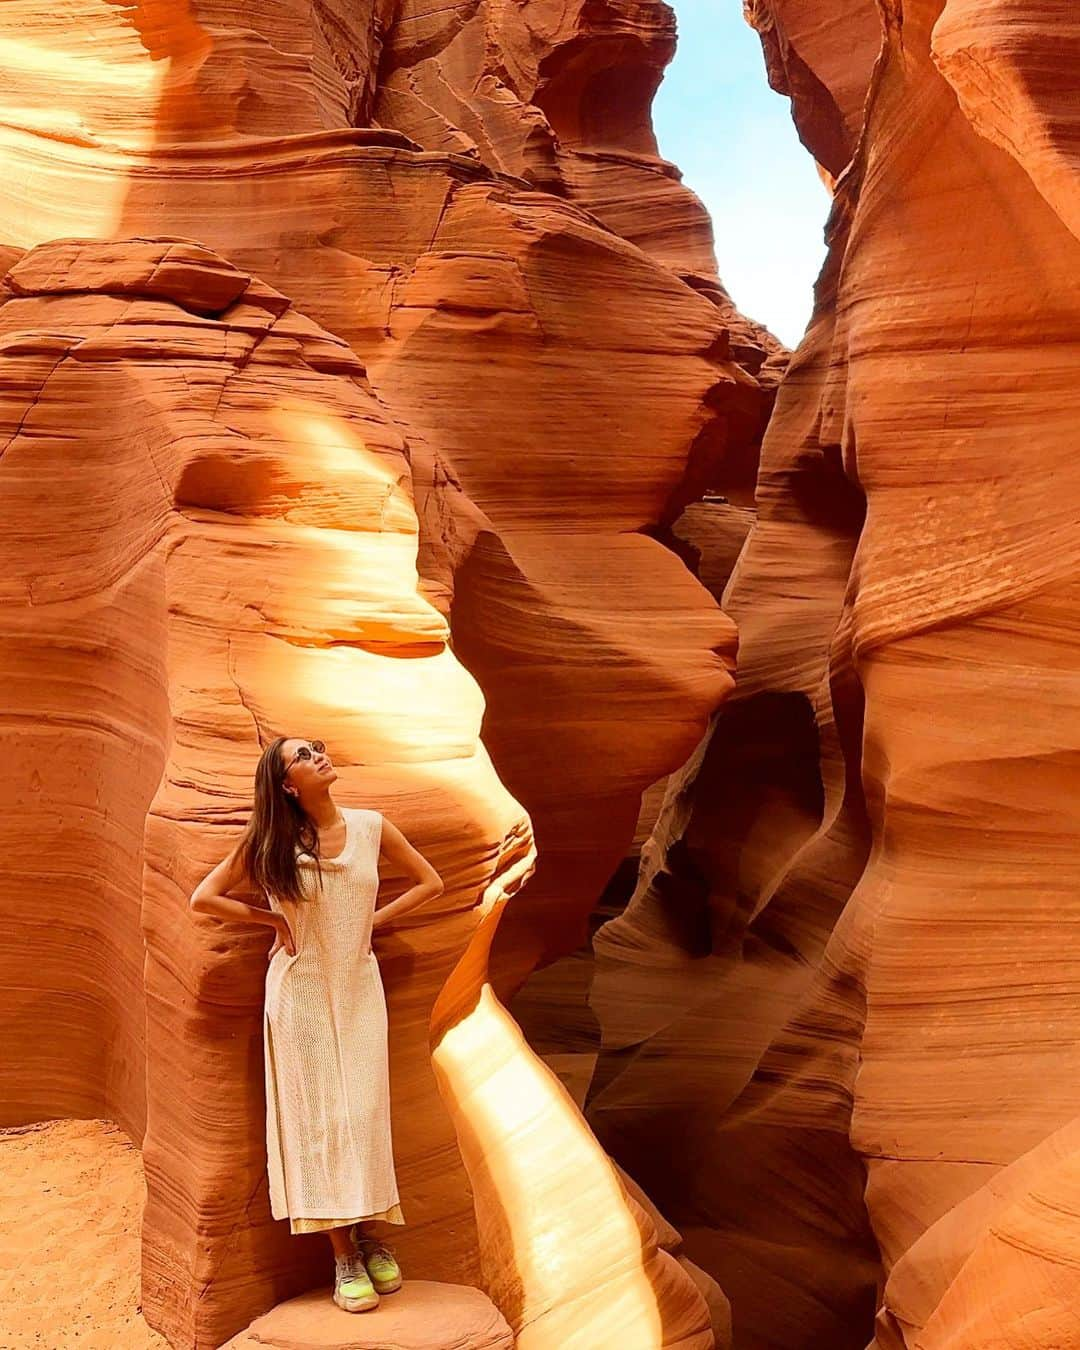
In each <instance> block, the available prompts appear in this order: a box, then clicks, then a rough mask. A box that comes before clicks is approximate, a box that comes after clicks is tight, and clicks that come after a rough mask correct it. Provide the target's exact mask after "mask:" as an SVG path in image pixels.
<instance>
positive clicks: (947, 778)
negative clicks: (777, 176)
mask: <svg viewBox="0 0 1080 1350" xmlns="http://www.w3.org/2000/svg"><path fill="white" fill-rule="evenodd" d="M757 9H758V10H759V19H760V11H763V10H766V9H767V10H768V17H769V22H770V24H771V25H772V26H773V27H772V33H773V37H772V38H771V39H769V40H775V41H776V42H779V43H780V44H781V45H786V46H787V47H788V48H789V49H790V48H792V47H794V48H795V49H796V50H802V51H803V52H806V51H807V50H808V48H807V46H806V44H807V43H811V42H813V43H819V44H825V45H828V44H829V43H831V44H832V51H831V55H830V58H829V60H826V59H825V56H826V53H825V51H824V50H823V49H821V48H819V49H818V50H819V55H820V59H819V60H817V61H816V62H815V69H816V70H817V71H818V72H819V77H820V78H821V79H822V81H824V80H827V79H829V78H830V76H829V75H828V70H829V67H830V61H831V62H832V63H833V65H834V67H836V66H841V65H843V66H844V73H843V78H842V79H839V78H838V79H837V80H836V82H835V83H834V84H833V85H832V86H831V87H830V95H829V98H830V103H831V105H832V106H834V107H836V108H838V109H839V108H843V107H845V106H848V107H850V106H851V103H850V98H849V93H850V91H851V90H852V89H856V88H858V87H859V86H860V84H866V85H868V87H869V97H868V100H867V103H866V120H865V125H864V126H863V127H862V130H861V131H860V132H859V133H858V137H857V141H856V144H857V149H856V152H855V156H854V159H853V160H852V162H851V163H850V165H848V166H847V167H846V168H844V167H843V166H841V168H842V172H841V175H840V179H839V184H838V189H837V196H836V200H835V203H834V209H833V213H832V217H831V220H830V225H829V236H830V255H829V259H828V261H827V263H826V266H825V269H824V271H823V273H822V276H821V278H820V279H819V282H818V287H817V294H816V306H815V313H814V317H813V320H812V322H811V326H810V328H809V330H808V333H807V336H806V338H805V340H804V342H803V343H802V345H801V346H800V348H799V350H798V351H797V352H796V354H795V356H794V358H793V360H792V364H791V367H790V369H789V372H788V375H787V377H786V379H785V382H784V384H783V385H782V387H781V389H780V392H779V396H778V402H777V410H776V414H775V416H774V419H773V421H772V423H771V425H770V429H769V432H768V435H767V437H766V441H765V445H764V447H763V452H762V470H761V477H760V481H759V491H758V507H759V515H758V520H757V523H756V524H755V526H754V529H753V531H752V533H751V535H750V538H749V540H748V542H747V545H746V548H745V550H744V552H743V554H742V556H741V558H740V561H739V564H738V566H737V567H736V570H735V573H734V576H733V577H732V580H731V583H730V585H729V587H728V589H727V592H726V596H725V607H726V609H727V610H728V612H730V613H731V614H732V616H733V617H734V618H735V619H736V622H737V623H738V625H739V630H740V653H739V684H738V688H737V690H736V694H735V696H734V698H733V699H732V700H730V701H729V702H728V703H727V704H726V705H725V706H724V707H723V708H722V709H721V710H720V711H719V712H718V714H717V716H716V717H715V719H714V724H713V726H712V727H711V728H710V731H709V733H708V735H707V736H706V738H705V739H704V740H703V742H702V744H701V745H700V746H699V748H698V750H697V752H696V753H695V755H694V756H693V757H692V759H691V761H690V763H689V764H688V765H687V766H686V768H685V769H684V770H682V771H681V772H680V773H679V774H678V775H676V776H675V777H674V778H673V780H672V783H671V786H670V788H669V793H668V797H667V800H666V802H665V806H664V809H663V811H662V813H661V817H660V820H659V823H658V826H657V829H656V831H655V832H654V836H653V838H652V840H651V841H650V842H649V844H648V845H647V847H646V850H645V855H644V860H643V865H642V871H641V876H640V878H639V885H638V889H637V892H636V894H635V896H634V898H633V900H632V901H631V904H630V905H629V906H628V908H627V910H626V912H625V914H624V915H623V916H622V917H620V918H619V919H617V920H614V921H612V922H611V923H609V924H608V925H607V926H606V927H605V928H603V929H601V931H600V933H599V934H598V935H597V938H596V941H595V947H596V951H597V973H596V979H595V982H594V988H593V993H592V997H591V1002H592V1006H593V1009H594V1011H595V1012H596V1015H597V1017H598V1019H599V1021H600V1024H601V1031H602V1037H603V1047H604V1048H603V1049H602V1052H601V1055H600V1059H599V1063H598V1065H597V1071H596V1075H595V1079H594V1090H593V1092H592V1094H591V1095H590V1097H589V1098H588V1115H589V1119H590V1121H591V1122H592V1123H593V1125H594V1127H595V1128H596V1130H597V1133H598V1135H599V1137H600V1138H601V1140H602V1142H604V1143H605V1145H606V1146H607V1147H608V1148H609V1150H610V1151H611V1152H612V1153H613V1154H614V1155H615V1156H616V1157H617V1158H618V1159H619V1161H620V1162H621V1163H622V1164H623V1165H624V1166H625V1167H626V1168H627V1170H628V1171H629V1172H630V1173H631V1174H632V1175H633V1176H635V1178H636V1179H637V1180H638V1181H640V1182H642V1184H643V1185H644V1186H645V1188H646V1189H647V1191H648V1192H649V1194H650V1195H651V1196H652V1198H653V1199H654V1200H655V1201H656V1202H657V1203H658V1204H659V1205H660V1207H661V1208H662V1210H663V1211H664V1213H665V1215H666V1216H667V1217H668V1218H669V1219H670V1220H671V1222H672V1223H674V1224H675V1225H676V1227H677V1228H678V1229H679V1230H680V1231H681V1232H682V1234H683V1237H684V1241H685V1250H686V1252H687V1254H688V1255H689V1256H690V1257H691V1259H693V1260H694V1261H695V1262H697V1263H698V1264H699V1265H701V1266H703V1267H704V1268H706V1269H707V1270H708V1271H709V1272H710V1274H712V1275H714V1276H715V1277H716V1278H717V1279H719V1281H720V1283H721V1285H722V1286H723V1288H724V1290H725V1292H726V1293H727V1294H728V1296H729V1297H730V1298H731V1301H732V1313H733V1329H734V1343H735V1345H736V1346H737V1347H739V1350H759V1348H761V1350H763V1348H764V1347H770V1350H816V1348H817V1347H819V1346H822V1345H828V1346H830V1347H831V1348H833V1350H844V1347H850V1350H864V1347H865V1346H866V1345H867V1343H868V1342H870V1341H872V1342H873V1344H874V1346H875V1347H880V1348H881V1350H886V1347H887V1348H888V1350H899V1347H901V1346H904V1347H906V1350H915V1347H916V1346H918V1347H921V1348H923V1350H925V1348H926V1347H929V1346H935V1347H945V1346H948V1347H950V1350H953V1348H958V1347H961V1346H963V1347H972V1350H973V1348H974V1347H975V1346H976V1345H977V1346H980V1347H986V1346H992V1345H1001V1346H1004V1345H1014V1344H1020V1343H1023V1344H1025V1345H1030V1346H1039V1347H1045V1348H1046V1350H1050V1347H1054V1346H1058V1345H1060V1344H1064V1343H1067V1342H1068V1337H1069V1335H1070V1334H1071V1333H1072V1329H1073V1325H1074V1320H1075V1310H1074V1305H1073V1303H1072V1295H1071V1294H1068V1293H1067V1292H1066V1288H1067V1286H1068V1287H1071V1286H1069V1280H1070V1278H1071V1277H1070V1274H1069V1271H1071V1269H1072V1266H1073V1265H1074V1264H1075V1259H1076V1258H1075V1252H1076V1250H1077V1237H1078V1233H1080V1229H1078V1227H1077V1224H1076V1219H1075V1205H1074V1197H1073V1190H1074V1185H1073V1178H1072V1176H1071V1172H1070V1167H1071V1162H1070V1159H1069V1157H1068V1156H1063V1155H1062V1153H1061V1151H1060V1150H1056V1151H1055V1150H1054V1149H1051V1150H1050V1151H1049V1152H1042V1151H1040V1145H1041V1144H1042V1141H1044V1140H1046V1139H1047V1138H1048V1137H1049V1136H1052V1135H1053V1134H1054V1132H1055V1131H1068V1130H1069V1129H1072V1128H1073V1125H1074V1122H1075V1118H1076V1117H1077V1116H1078V1115H1080V1109H1078V1108H1080V1104H1078V1100H1077V1090H1076V1086H1075V1085H1076V1082H1077V1074H1076V1057H1077V1052H1076V1031H1075V1011H1074V1009H1075V989H1076V985H1077V980H1078V979H1080V966H1078V959H1080V958H1078V957H1077V955H1076V944H1075V942H1074V941H1073V940H1072V933H1073V929H1074V928H1075V925H1076V922H1077V917H1078V912H1080V911H1078V909H1077V901H1076V892H1075V886H1074V884H1073V882H1072V880H1071V877H1072V874H1073V871H1074V870H1075V862H1076V840H1077V839H1078V838H1080V832H1078V829H1077V826H1078V823H1080V822H1078V819H1077V815H1078V810H1077V801H1076V795H1075V793H1073V792H1070V789H1069V784H1070V783H1071V782H1072V781H1073V780H1074V779H1075V776H1076V766H1077V750H1078V741H1080V715H1078V714H1080V708H1078V704H1077V684H1076V680H1075V661H1074V659H1073V657H1074V654H1075V639H1074V637H1073V630H1074V624H1073V621H1072V618H1071V616H1072V615H1073V614H1074V613H1075V607H1076V602H1077V598H1078V583H1077V575H1078V568H1077V562H1078V555H1080V530H1078V527H1077V513H1076V509H1075V503H1076V500H1077V488H1078V486H1080V485H1078V483H1077V469H1076V463H1075V456H1074V455H1073V454H1072V453H1071V450H1070V448H1069V447H1070V446H1071V445H1072V443H1073V441H1074V440H1075V428H1076V425H1077V422H1078V420H1080V401H1078V394H1077V391H1078V389H1080V380H1078V378H1077V376H1078V374H1080V351H1078V346H1077V333H1078V332H1080V283H1078V280H1077V278H1078V277H1080V268H1078V262H1080V256H1078V254H1080V245H1078V239H1077V233H1076V230H1075V224H1074V221H1073V220H1072V217H1071V207H1072V203H1073V201H1074V200H1075V198H1076V184H1077V181H1078V179H1077V172H1076V170H1077V164H1076V138H1075V136H1074V135H1073V134H1072V131H1073V129H1074V119H1073V118H1072V115H1071V107H1072V104H1070V105H1069V109H1066V106H1065V105H1066V103H1067V102H1068V99H1067V98H1066V96H1065V93H1064V91H1065V90H1066V89H1067V88H1069V87H1070V77H1069V76H1068V75H1067V74H1065V73H1064V72H1065V71H1066V70H1068V71H1071V72H1075V68H1076V61H1075V51H1074V49H1073V45H1072V44H1073V42H1074V39H1075V37H1076V28H1075V25H1074V24H1072V22H1071V19H1070V17H1069V15H1068V12H1067V10H1066V7H1065V5H1064V3H1051V4H1034V5H1028V4H1024V3H1019V2H1017V3H1003V4H1001V5H997V4H993V5H987V6H978V7H976V6H974V5H968V4H963V3H959V4H957V3H952V2H951V0H950V3H942V0H904V2H903V3H900V0H891V3H889V4H887V5H884V6H882V9H883V13H884V19H885V23H884V27H883V31H882V34H881V53H880V57H879V59H878V61H877V64H876V69H875V70H874V71H873V72H871V70H870V63H869V62H868V61H867V60H865V59H864V57H863V56H862V55H860V53H862V52H863V50H864V49H863V46H862V44H861V43H860V42H859V41H854V40H852V41H849V35H848V31H847V30H846V29H845V30H844V31H843V32H837V31H836V30H835V29H834V31H833V33H832V36H831V37H830V34H829V31H828V29H827V28H826V27H824V26H823V25H822V24H821V23H820V22H819V18H820V7H818V6H814V5H812V4H811V3H809V2H808V3H807V4H805V5H804V4H788V3H785V4H779V3H777V4H771V3H770V4H768V5H767V6H765V5H762V6H758V7H757ZM789 20H790V23H791V32H790V33H787V34H786V35H785V31H784V28H785V24H786V23H787V22H788V21H789ZM758 26H759V27H760V26H761V24H760V22H759V25H758ZM1071 88H1072V90H1073V91H1075V78H1074V76H1073V78H1072V79H1071ZM846 91H847V92H846ZM793 92H794V95H795V98H796V100H797V101H798V99H799V92H798V90H797V89H796V90H793ZM1072 103H1073V104H1074V103H1075V99H1073V100H1072ZM820 106H821V105H820V103H819V102H814V101H813V100H811V102H810V104H809V106H805V107H803V108H802V109H801V110H800V109H798V108H797V109H796V118H797V120H799V121H800V125H801V126H803V127H806V126H814V125H817V120H816V119H818V118H819V114H820ZM804 134H805V133H804ZM807 139H808V140H809V141H811V142H813V139H814V138H813V135H810V134H807ZM1006 141H1008V144H1007V145H1006V144H1005V142H1006ZM815 153H819V154H820V153H823V152H822V151H821V150H820V148H816V149H815ZM831 167H833V166H831ZM864 499H865V519H864V518H863V512H864V505H863V502H864ZM645 1108H647V1109H645ZM1059 1137H1060V1136H1059ZM661 1141H662V1147H663V1149H664V1156H665V1157H669V1158H671V1159H672V1160H673V1166H663V1165H661V1164H660V1163H659V1162H658V1158H659V1156H660V1148H661ZM1032 1150H1034V1152H1032ZM1018 1159H1019V1160H1023V1161H1017V1160H1018ZM1010 1165H1012V1166H1010ZM1013 1167H1015V1168H1020V1169H1021V1171H1022V1185H1021V1186H1019V1188H1018V1189H1017V1190H1016V1191H1015V1192H1010V1194H1012V1195H1013V1196H1014V1198H1013V1199H1012V1201H1011V1204H1010V1207H1008V1208H1007V1209H1006V1208H1000V1209H999V1212H998V1217H997V1219H996V1220H995V1222H994V1224H993V1227H992V1229H990V1230H988V1231H985V1232H984V1233H982V1234H981V1235H980V1234H979V1231H978V1229H977V1228H975V1227H974V1226H973V1224H974V1219H975V1217H976V1216H977V1215H979V1214H983V1213H985V1212H986V1211H987V1208H988V1206H990V1205H991V1204H992V1203H996V1202H993V1201H992V1199H991V1196H992V1194H994V1193H992V1192H988V1191H987V1187H988V1186H996V1185H997V1180H998V1177H997V1174H998V1173H999V1172H1001V1169H1004V1168H1009V1172H1006V1173H1003V1174H1002V1184H1004V1180H1003V1178H1004V1177H1005V1176H1008V1175H1009V1174H1010V1173H1011V1172H1012V1168H1013ZM1029 1187H1030V1190H1028V1189H1027V1188H1029ZM969 1197H970V1200H969ZM980 1197H981V1198H980ZM882 1283H884V1284H885V1302H884V1307H883V1310H882V1313H881V1316H880V1317H879V1319H878V1332H877V1337H876V1339H874V1328H873V1316H874V1310H875V1307H876V1305H877V1303H878V1297H877V1294H878V1288H879V1286H880V1284H882Z"/></svg>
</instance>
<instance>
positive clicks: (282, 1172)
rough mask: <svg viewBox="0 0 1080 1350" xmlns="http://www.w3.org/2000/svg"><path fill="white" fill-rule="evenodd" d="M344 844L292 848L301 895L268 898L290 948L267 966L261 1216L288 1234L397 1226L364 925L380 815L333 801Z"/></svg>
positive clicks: (380, 1034)
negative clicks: (281, 1222)
mask: <svg viewBox="0 0 1080 1350" xmlns="http://www.w3.org/2000/svg"><path fill="white" fill-rule="evenodd" d="M340 810H341V814H342V816H343V817H344V818H345V845H344V847H343V849H342V850H341V852H340V853H339V854H338V855H337V857H336V858H323V859H322V876H323V888H322V891H321V892H320V890H319V884H318V873H317V871H316V867H315V861H314V859H313V858H311V857H310V855H308V854H303V853H300V854H299V855H298V863H299V867H300V875H301V879H302V884H303V888H304V895H305V899H304V900H302V901H299V902H298V901H289V900H283V899H280V898H278V897H277V896H273V895H271V896H269V897H268V898H269V901H270V907H271V909H273V910H276V911H277V912H278V913H279V914H284V915H285V916H286V918H287V919H288V921H289V927H290V929H291V931H292V934H293V938H294V940H295V944H296V953H295V955H293V956H290V955H289V954H288V953H287V952H286V951H285V950H284V949H283V948H282V949H279V950H278V951H276V952H275V953H274V955H273V957H272V958H271V960H270V963H269V965H268V966H267V970H266V990H265V1000H264V1005H263V1060H264V1066H265V1070H266V1168H267V1174H268V1178H269V1183H270V1212H271V1214H272V1215H273V1217H274V1218H275V1219H285V1218H288V1220H289V1225H290V1229H291V1231H292V1232H294V1233H302V1232H313V1231H317V1230H321V1229H325V1228H335V1227H339V1226H341V1225H343V1224H347V1223H354V1222H356V1221H357V1220H359V1219H384V1220H386V1221H387V1222H389V1223H404V1222H405V1219H404V1217H403V1216H402V1213H401V1206H400V1204H399V1203H398V1191H397V1180H396V1177H395V1175H394V1158H393V1142H392V1138H391V1132H390V1076H389V1062H388V1047H387V1015H386V998H385V995H384V993H383V985H382V977H381V975H380V973H379V963H378V960H377V958H376V957H375V954H374V953H373V952H372V950H371V927H372V918H373V916H374V913H375V899H376V896H377V894H378V889H379V846H380V841H381V838H382V816H381V815H380V814H379V812H378V811H369V810H359V809H357V808H353V807H341V808H340Z"/></svg>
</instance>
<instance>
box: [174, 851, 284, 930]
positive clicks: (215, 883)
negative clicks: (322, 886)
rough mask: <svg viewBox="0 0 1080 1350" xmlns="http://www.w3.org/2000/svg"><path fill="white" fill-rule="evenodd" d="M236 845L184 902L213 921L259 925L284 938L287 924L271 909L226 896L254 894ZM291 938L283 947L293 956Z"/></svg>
mask: <svg viewBox="0 0 1080 1350" xmlns="http://www.w3.org/2000/svg"><path fill="white" fill-rule="evenodd" d="M238 854H239V846H237V848H234V849H233V850H232V851H231V852H230V853H229V854H228V856H227V857H225V858H222V860H221V862H219V863H218V864H217V866H216V867H213V868H211V870H210V871H209V872H207V874H206V876H205V877H203V879H202V881H200V882H199V884H198V885H197V886H196V887H195V889H194V890H193V891H192V892H191V899H190V900H189V901H188V903H189V905H190V907H191V908H192V909H193V910H194V911H195V913H196V914H208V915H209V916H210V917H211V918H213V919H221V920H224V921H226V922H229V923H261V924H265V925H266V926H267V927H268V928H273V929H274V930H275V932H277V933H278V934H279V935H281V936H283V937H285V930H287V928H288V924H287V923H286V922H285V920H284V916H283V915H281V914H278V913H276V912H275V911H274V910H272V909H267V908H265V907H264V906H261V905H249V904H246V903H245V902H244V901H243V900H237V899H235V898H233V897H231V896H230V895H228V894H227V892H229V891H239V892H241V893H242V894H247V895H254V894H255V892H254V890H253V888H252V885H251V881H250V879H249V878H248V876H247V873H246V872H245V871H244V868H243V867H242V866H241V864H240V859H239V856H238ZM291 942H292V937H291V935H289V936H288V937H287V938H286V941H285V946H286V947H287V948H288V950H289V955H290V956H291V955H293V954H294V950H295V949H294V948H293V947H292V946H291V945H290V944H291Z"/></svg>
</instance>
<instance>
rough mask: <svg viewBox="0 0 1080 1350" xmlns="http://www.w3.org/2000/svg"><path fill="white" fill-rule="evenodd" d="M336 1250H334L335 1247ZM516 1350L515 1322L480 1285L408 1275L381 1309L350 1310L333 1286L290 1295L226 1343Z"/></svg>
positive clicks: (249, 1349) (283, 1349)
mask: <svg viewBox="0 0 1080 1350" xmlns="http://www.w3.org/2000/svg"><path fill="white" fill-rule="evenodd" d="M328 1250H329V1249H328ZM256 1346H269V1347H272V1350H513V1346H514V1338H513V1336H512V1335H511V1333H510V1328H509V1327H508V1326H507V1325H506V1323H505V1321H503V1319H502V1317H501V1316H500V1315H499V1310H498V1308H496V1307H495V1305H494V1304H493V1303H492V1301H491V1300H490V1299H489V1298H488V1297H487V1296H486V1295H485V1294H483V1293H481V1291H480V1290H479V1289H472V1288H470V1287H469V1286H468V1285H463V1284H442V1283H440V1282H438V1281H436V1280H408V1279H407V1280H404V1281H403V1282H402V1285H401V1288H400V1289H398V1290H395V1292H394V1293H392V1294H384V1295H383V1296H382V1297H381V1298H380V1299H379V1305H378V1307H377V1308H371V1309H369V1310H368V1311H366V1312H362V1313H348V1312H345V1311H343V1310H342V1309H341V1308H339V1307H338V1306H337V1304H336V1303H335V1302H334V1300H333V1297H332V1291H331V1290H330V1289H327V1290H324V1291H318V1290H312V1291H311V1292H310V1293H308V1294H301V1295H300V1297H299V1298H291V1299H288V1300H287V1301H286V1302H285V1303H279V1304H278V1305H277V1307H276V1308H274V1309H273V1310H272V1311H270V1312H268V1313H266V1314H265V1315H264V1316H262V1317H257V1318H256V1319H255V1321H254V1322H252V1324H251V1326H249V1327H248V1328H247V1330H246V1331H242V1332H240V1333H239V1335H237V1336H233V1337H232V1339H231V1340H229V1341H227V1342H226V1343H225V1346H224V1347H223V1350H255V1347H256Z"/></svg>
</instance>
